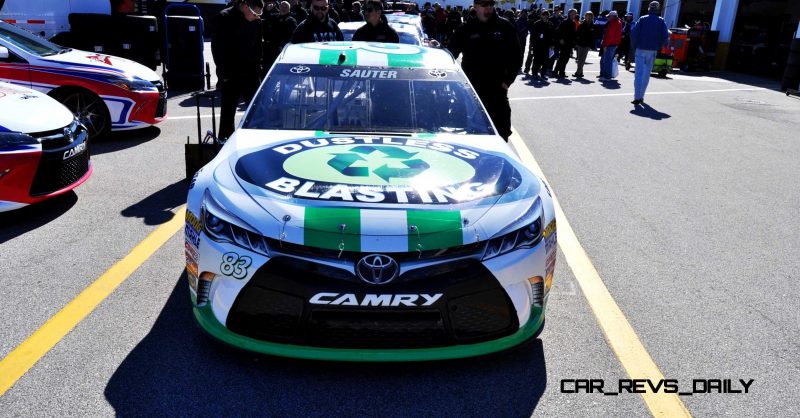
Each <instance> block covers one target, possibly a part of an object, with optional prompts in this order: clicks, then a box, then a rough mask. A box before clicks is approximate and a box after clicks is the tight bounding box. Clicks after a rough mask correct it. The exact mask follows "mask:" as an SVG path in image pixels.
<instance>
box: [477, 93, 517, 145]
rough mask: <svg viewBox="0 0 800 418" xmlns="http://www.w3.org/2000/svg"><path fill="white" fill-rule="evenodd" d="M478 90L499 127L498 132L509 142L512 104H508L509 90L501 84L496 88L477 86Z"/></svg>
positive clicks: (496, 126) (490, 115)
mask: <svg viewBox="0 0 800 418" xmlns="http://www.w3.org/2000/svg"><path fill="white" fill-rule="evenodd" d="M476 90H477V93H478V97H480V99H481V102H483V105H484V106H486V111H487V112H489V117H490V118H492V122H494V126H495V128H497V134H498V135H500V136H502V137H503V139H505V140H506V142H508V137H509V136H511V106H510V105H509V104H508V91H506V90H505V89H503V87H501V86H497V87H496V88H481V89H477V88H476Z"/></svg>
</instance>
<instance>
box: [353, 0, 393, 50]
mask: <svg viewBox="0 0 800 418" xmlns="http://www.w3.org/2000/svg"><path fill="white" fill-rule="evenodd" d="M382 15H383V4H381V2H379V1H377V0H370V1H367V3H365V4H364V17H365V18H366V19H367V23H366V24H364V26H362V27H360V28H358V30H356V32H355V33H354V34H353V40H354V41H367V42H385V43H393V44H399V43H400V36H399V35H398V34H397V31H395V30H394V29H392V27H391V26H389V24H388V23H386V22H384V21H383V20H381V16H382Z"/></svg>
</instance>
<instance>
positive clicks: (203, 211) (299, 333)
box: [185, 42, 556, 361]
mask: <svg viewBox="0 0 800 418" xmlns="http://www.w3.org/2000/svg"><path fill="white" fill-rule="evenodd" d="M185 253H186V271H187V276H188V279H189V283H190V288H191V301H192V306H193V308H194V314H195V317H196V319H197V321H198V323H199V324H200V325H201V327H202V328H203V329H204V330H205V331H207V332H208V333H209V334H210V335H212V336H213V337H215V338H217V339H219V340H221V341H223V342H225V343H228V344H230V345H233V346H236V347H240V348H244V349H247V350H253V351H257V352H262V353H268V354H273V355H280V356H288V357H298V358H311V359H327V360H350V361H408V360H433V359H446V358H458V357H468V356H475V355H480V354H485V353H489V352H494V351H498V350H502V349H505V348H508V347H512V346H515V345H518V344H520V343H522V342H524V341H526V340H528V339H530V338H532V337H534V336H535V335H538V332H539V331H540V330H541V328H542V326H543V323H544V312H545V306H546V304H547V298H548V292H549V289H550V287H551V285H552V274H553V268H554V265H555V257H556V231H555V216H554V211H553V204H552V199H551V197H550V193H549V191H548V189H547V188H546V187H545V185H544V184H543V183H542V181H541V180H540V179H539V178H538V177H536V176H535V175H533V174H532V173H531V172H530V171H528V170H527V169H526V168H525V167H524V166H523V164H522V163H521V162H520V161H519V159H518V158H517V156H516V155H515V154H514V152H513V151H512V149H511V148H510V147H509V146H508V144H506V143H505V142H504V141H503V140H502V138H501V137H499V136H498V135H496V134H495V129H494V127H493V126H492V123H491V121H490V120H489V117H488V116H487V114H486V111H485V109H484V108H483V106H482V105H481V103H480V101H479V100H478V97H477V96H476V94H475V93H474V91H473V89H472V87H471V85H470V84H469V82H468V80H467V78H466V77H465V76H464V73H463V72H462V71H461V69H460V68H459V66H458V64H457V63H456V62H455V61H454V60H453V58H452V56H451V55H450V54H449V53H447V52H446V51H443V50H438V49H428V48H423V47H418V46H412V45H404V44H373V43H360V42H331V43H318V44H300V45H289V46H287V47H286V48H285V49H284V51H283V53H282V54H281V55H280V57H279V58H278V60H277V62H276V64H275V65H274V67H273V68H272V70H271V71H270V73H269V74H268V76H267V78H266V80H265V81H264V82H263V84H262V85H261V88H260V91H259V92H258V94H257V96H256V97H255V98H254V99H253V102H252V103H251V105H250V107H249V108H248V110H247V111H246V113H245V115H244V116H243V118H242V122H241V124H240V126H239V128H238V129H237V131H236V133H235V134H234V135H232V136H231V138H230V139H229V140H228V141H227V142H226V144H225V145H224V147H223V148H222V150H221V151H220V153H219V154H218V155H217V157H216V158H215V159H214V160H213V161H211V162H210V163H209V164H208V165H206V166H205V167H203V168H202V169H201V170H200V171H199V172H198V173H197V174H196V175H195V176H194V178H193V180H192V182H191V185H190V190H189V195H188V204H187V212H186V226H185Z"/></svg>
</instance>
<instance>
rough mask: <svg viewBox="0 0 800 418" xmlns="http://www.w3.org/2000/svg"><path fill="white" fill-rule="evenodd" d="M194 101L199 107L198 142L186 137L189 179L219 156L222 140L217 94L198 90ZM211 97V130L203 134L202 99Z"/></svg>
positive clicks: (194, 95)
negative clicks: (219, 131) (219, 137)
mask: <svg viewBox="0 0 800 418" xmlns="http://www.w3.org/2000/svg"><path fill="white" fill-rule="evenodd" d="M192 96H193V97H194V103H195V106H196V107H197V143H196V144H192V143H191V141H190V139H189V136H187V137H186V144H185V145H184V154H185V160H186V179H187V180H189V179H191V178H192V177H194V174H195V173H196V172H197V171H198V170H200V169H201V168H203V166H204V165H206V164H208V162H209V161H211V160H213V159H214V157H216V156H217V153H218V152H219V150H220V148H222V142H221V141H220V140H219V139H217V116H216V113H217V111H216V96H215V95H214V92H212V91H207V90H206V91H203V90H201V91H196V92H194V93H192ZM204 98H206V99H209V100H210V101H211V130H208V131H206V134H205V136H203V135H202V133H201V132H202V131H203V129H202V123H201V117H200V100H201V99H204Z"/></svg>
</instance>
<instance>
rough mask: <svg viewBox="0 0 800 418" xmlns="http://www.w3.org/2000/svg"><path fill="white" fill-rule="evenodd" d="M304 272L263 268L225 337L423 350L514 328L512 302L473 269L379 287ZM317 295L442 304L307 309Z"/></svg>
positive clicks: (281, 261) (284, 266)
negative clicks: (407, 298)
mask: <svg viewBox="0 0 800 418" xmlns="http://www.w3.org/2000/svg"><path fill="white" fill-rule="evenodd" d="M305 267H306V266H305V265H304V264H298V263H297V261H296V260H295V259H291V258H287V257H276V258H273V259H271V260H270V261H268V262H267V263H266V264H265V265H264V266H262V267H261V268H260V269H259V270H258V271H257V272H256V273H255V275H254V276H253V278H252V279H251V280H250V282H248V284H247V285H246V286H245V287H244V288H243V289H242V291H241V292H240V293H239V296H238V297H237V298H236V301H235V302H234V304H233V306H232V308H231V310H230V313H229V314H228V318H227V321H226V326H227V327H228V329H230V330H231V331H232V332H235V333H237V334H240V335H244V336H248V337H252V338H257V339H261V340H264V341H273V342H280V343H285V344H298V345H306V346H314V347H330V348H422V347H445V346H449V345H456V344H464V343H475V342H480V341H488V340H491V339H495V338H500V337H503V336H506V335H510V334H512V333H513V332H514V331H516V330H517V328H518V326H519V323H518V320H517V315H516V311H515V310H514V307H513V305H512V303H511V300H510V299H509V298H508V296H507V295H506V294H505V292H504V291H503V289H502V288H501V287H500V284H499V283H498V282H497V280H496V279H495V278H494V276H493V275H492V274H491V272H489V271H488V270H487V269H486V268H485V267H484V266H483V265H482V264H480V263H478V262H464V263H462V264H461V267H460V268H453V269H451V270H448V271H445V272H431V274H430V275H429V276H428V277H426V279H425V280H418V281H412V282H397V283H390V284H387V285H383V286H370V285H366V284H361V283H355V282H350V281H341V280H332V279H331V278H329V277H327V276H325V275H324V274H320V272H318V271H313V270H308V269H306V268H305ZM320 293H330V294H333V295H347V294H352V295H355V296H354V297H355V298H356V299H358V300H363V298H364V296H365V295H366V294H371V295H390V296H391V297H394V296H395V295H420V294H427V295H429V296H433V295H436V294H441V295H442V296H441V297H440V298H439V299H437V300H436V302H435V303H432V304H431V305H430V306H424V304H422V303H418V304H417V305H415V306H402V305H398V306H392V305H391V304H388V303H387V304H385V306H374V305H367V304H363V306H362V304H359V303H355V304H353V303H349V302H348V303H340V304H338V305H334V304H332V303H328V304H312V303H310V302H309V301H310V300H311V298H312V297H314V296H315V295H318V294H320ZM338 297H339V296H328V299H326V300H327V301H328V302H331V301H332V300H334V299H336V298H338ZM359 298H362V299H359ZM420 301H422V299H420Z"/></svg>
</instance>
